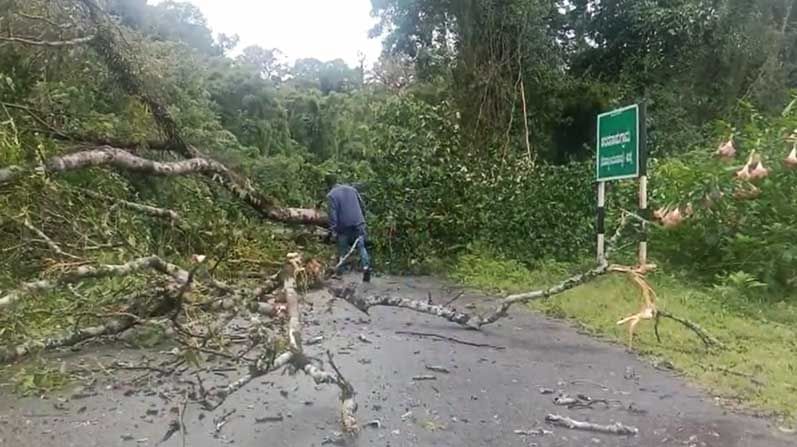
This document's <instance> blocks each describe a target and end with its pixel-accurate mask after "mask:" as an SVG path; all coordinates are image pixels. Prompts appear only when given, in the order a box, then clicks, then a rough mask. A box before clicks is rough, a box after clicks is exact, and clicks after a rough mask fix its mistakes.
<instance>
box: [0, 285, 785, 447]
mask: <svg viewBox="0 0 797 447" xmlns="http://www.w3.org/2000/svg"><path fill="white" fill-rule="evenodd" d="M349 279H356V278H354V277H352V278H349ZM368 287H369V288H370V289H371V290H374V291H382V292H384V291H392V292H393V293H401V294H403V295H405V296H412V297H415V298H417V299H426V298H427V297H428V295H429V294H430V293H431V296H432V297H433V299H434V300H437V301H443V300H445V299H447V298H449V297H451V296H453V295H454V294H455V290H453V288H452V287H449V285H446V284H443V283H442V282H439V281H437V280H435V279H431V278H425V277H424V278H397V277H379V278H375V279H374V281H373V283H372V284H371V285H370V286H368ZM307 300H308V302H310V303H312V311H311V312H310V313H309V314H308V315H307V316H306V318H305V334H304V340H309V339H311V338H313V337H316V336H319V335H320V336H323V337H324V341H323V342H322V343H320V344H317V345H313V346H307V348H306V351H307V353H308V354H310V355H315V356H318V357H324V352H325V351H326V350H327V349H329V350H331V352H332V353H333V354H334V355H335V359H336V363H337V364H338V366H339V367H340V368H341V369H342V371H343V372H344V374H345V375H346V377H347V379H349V381H350V382H351V383H353V384H354V386H355V388H356V390H357V393H358V403H359V411H358V419H359V420H360V423H361V424H365V423H367V422H369V421H378V424H377V423H376V422H374V425H372V426H366V427H364V428H363V430H362V432H361V433H360V435H359V436H358V437H357V438H356V439H354V440H351V439H349V440H345V441H344V442H345V444H346V445H353V446H391V447H400V446H488V445H489V446H579V447H584V446H694V447H702V446H712V447H713V446H716V447H752V446H767V447H770V446H775V447H778V446H787V445H795V444H797V438H795V437H794V435H791V436H789V435H786V434H783V433H779V432H778V430H777V429H776V428H774V427H773V426H772V425H771V424H770V423H769V422H768V421H767V420H765V419H759V418H754V417H751V416H743V415H737V414H733V413H730V412H728V411H725V410H723V409H722V408H720V407H718V406H717V405H716V404H715V403H714V400H713V399H712V398H711V397H709V396H708V395H706V394H705V393H704V392H701V391H700V390H699V389H698V388H696V387H694V386H691V385H689V384H688V383H686V382H685V381H684V380H682V379H680V378H678V377H677V375H676V374H674V373H672V372H669V371H662V370H659V369H656V368H654V367H652V366H650V365H649V364H647V363H645V362H643V361H640V360H639V359H637V358H636V357H635V356H634V355H633V354H631V353H628V352H626V350H625V349H624V348H623V347H621V346H617V345H612V344H607V343H605V342H601V341H597V340H594V339H592V338H590V337H588V336H585V335H581V334H579V333H578V332H577V331H576V330H575V329H573V328H572V327H570V326H568V325H567V324H565V323H562V322H558V321H552V320H550V319H547V318H545V317H543V316H540V315H537V314H534V313H532V312H528V311H525V310H523V309H520V308H517V309H513V310H512V316H511V317H510V318H507V319H504V320H501V322H499V323H498V324H495V325H493V326H490V327H487V328H485V329H484V330H483V331H482V332H473V331H466V330H463V329H461V328H459V327H457V326H455V325H452V324H450V323H448V322H446V321H443V320H439V319H435V318H434V317H427V316H425V315H420V314H416V313H413V312H411V311H405V310H400V309H392V308H374V309H372V312H371V315H370V317H368V316H365V315H364V314H362V313H360V312H359V311H357V310H356V309H354V308H352V307H351V306H349V305H348V304H347V303H345V302H343V301H340V300H331V298H330V296H329V295H328V294H327V293H326V292H316V293H313V294H311V295H309V296H308V297H307ZM490 300H491V299H490V298H487V297H484V296H482V295H479V294H477V293H470V292H468V293H467V294H466V295H465V296H463V297H462V298H461V299H459V300H458V301H457V302H456V306H466V305H471V306H472V305H474V304H475V305H478V306H484V305H487V304H489V303H490ZM307 307H308V308H309V306H307ZM408 331H409V332H421V333H428V334H435V335H439V336H443V337H455V338H457V339H459V340H463V341H469V342H473V343H480V344H488V345H493V346H495V347H497V348H502V349H497V348H493V347H488V346H481V347H477V346H470V345H466V344H461V343H456V342H452V341H449V340H444V339H439V338H433V337H430V336H418V335H411V334H406V333H397V332H408ZM162 349H163V348H162ZM158 355H161V356H163V355H166V354H158V353H156V352H154V351H150V352H144V351H140V350H135V349H131V348H124V347H121V346H120V344H119V343H116V344H114V345H111V346H109V345H99V346H98V345H87V346H84V347H83V348H82V349H81V351H80V352H77V353H59V354H57V355H56V356H55V358H56V359H63V360H65V361H67V362H68V364H69V365H70V368H73V367H74V365H83V366H84V367H85V368H87V371H88V370H91V369H94V370H95V375H96V376H97V377H98V380H97V381H96V382H95V383H93V384H90V385H88V386H86V385H81V386H79V387H78V388H72V389H69V390H64V391H61V392H57V393H53V394H51V395H47V396H45V397H44V398H41V397H35V398H24V399H19V398H17V397H15V396H14V395H13V394H11V392H10V390H9V388H8V387H2V388H0V446H10V447H11V446H13V447H27V446H31V447H45V446H57V447H90V446H97V447H100V446H101V447H111V446H121V447H144V446H156V445H159V444H158V442H159V441H160V440H161V438H162V437H163V435H164V433H166V431H167V428H168V426H169V423H170V421H172V420H174V419H175V418H176V417H177V413H175V412H174V410H175V409H176V408H177V407H179V406H180V405H179V404H178V403H176V401H175V400H174V396H173V395H171V397H169V396H166V395H164V393H163V392H161V391H162V390H165V389H171V388H170V387H171V386H172V384H170V383H168V381H163V380H154V381H150V382H147V381H144V382H143V384H139V385H132V384H131V382H132V381H133V379H134V378H136V377H140V376H141V372H140V371H124V372H117V373H115V374H113V375H110V376H109V375H103V374H98V375H97V374H96V370H97V369H98V367H97V365H98V362H99V364H105V365H107V364H110V363H111V362H112V361H113V360H118V359H123V360H130V361H134V362H139V363H140V362H141V358H142V357H144V356H146V357H148V358H152V357H153V356H158ZM55 361H56V362H57V361H58V360H55ZM430 367H431V369H430ZM444 370H445V371H448V372H445V371H444ZM236 374H237V373H236V372H229V371H220V372H218V374H217V375H218V377H219V380H220V381H228V380H231V379H233V378H234V377H235V375H236ZM424 376H430V377H424ZM414 379H427V380H414ZM560 394H566V395H567V396H569V397H577V396H578V395H583V396H582V397H588V398H591V399H592V400H594V401H596V402H593V403H592V404H590V406H589V407H588V408H572V409H568V408H567V407H565V406H560V405H557V404H556V403H554V399H555V398H556V397H557V396H559V395H560ZM167 399H171V400H170V401H167ZM598 400H606V403H603V402H599V401H598ZM232 410H235V412H234V413H232V414H230V415H229V416H227V417H226V418H225V419H224V421H226V422H225V423H224V424H222V425H221V428H220V429H219V430H218V431H216V423H217V422H220V421H221V420H222V419H221V417H222V415H225V414H228V413H230V411H232ZM550 413H555V414H560V415H562V416H568V417H571V418H573V419H576V420H580V421H590V422H593V423H596V424H601V425H607V424H611V423H614V422H620V423H622V424H624V425H628V426H633V427H636V428H637V429H638V430H639V434H638V435H636V436H619V435H612V434H600V433H594V432H590V431H576V430H572V429H568V428H562V427H558V426H553V425H550V424H548V423H546V422H545V418H546V415H548V414H550ZM183 419H184V422H185V425H186V428H187V433H186V434H185V444H184V445H186V446H190V447H209V446H224V445H233V446H241V447H263V446H270V447H271V446H273V447H277V446H302V447H304V446H320V445H325V444H331V442H330V441H331V440H334V439H335V438H334V436H333V433H334V432H335V431H336V430H338V429H339V422H338V397H337V389H335V388H334V387H328V386H316V385H315V384H314V383H312V381H311V380H310V379H309V378H307V377H305V376H303V375H302V374H301V373H299V374H297V375H295V376H291V375H289V374H284V375H280V374H273V375H270V376H265V377H261V378H260V379H259V380H256V381H254V382H252V383H250V384H249V385H248V386H247V387H245V388H244V389H243V390H241V391H239V392H238V393H237V394H234V395H233V396H231V397H230V398H229V399H228V400H227V401H226V403H225V404H224V405H223V406H222V407H220V408H218V409H217V410H215V411H213V412H206V411H203V410H201V409H200V408H199V407H198V406H195V405H188V406H187V407H186V410H185V412H184V415H183ZM377 425H378V426H377ZM338 442H340V440H338ZM161 445H163V446H167V447H169V446H171V447H176V446H181V445H183V437H182V436H181V435H180V434H179V433H177V434H175V435H173V436H172V437H171V438H170V439H169V440H167V441H166V442H165V443H163V444H161Z"/></svg>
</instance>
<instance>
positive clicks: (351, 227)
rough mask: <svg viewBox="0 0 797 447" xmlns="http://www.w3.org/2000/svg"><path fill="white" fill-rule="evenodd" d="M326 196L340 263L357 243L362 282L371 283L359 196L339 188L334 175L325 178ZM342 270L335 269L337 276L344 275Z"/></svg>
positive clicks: (347, 189) (349, 187) (350, 187)
mask: <svg viewBox="0 0 797 447" xmlns="http://www.w3.org/2000/svg"><path fill="white" fill-rule="evenodd" d="M326 183H327V187H328V188H330V190H329V193H328V194H327V201H328V204H329V231H330V234H331V233H335V235H336V236H337V239H338V255H339V257H340V259H343V257H344V256H346V254H347V253H348V252H349V250H350V249H351V247H352V245H354V243H355V242H356V243H357V249H358V250H359V252H360V265H361V266H362V269H363V282H370V281H371V258H370V257H369V256H368V251H367V250H366V249H365V238H366V234H365V206H364V205H363V199H362V197H360V193H359V192H357V190H356V189H355V188H354V187H352V186H351V185H345V184H340V183H338V182H337V178H336V176H335V175H334V174H327V176H326ZM343 268H344V266H343V265H341V266H340V267H339V268H338V271H337V272H336V273H337V274H341V273H342V272H343Z"/></svg>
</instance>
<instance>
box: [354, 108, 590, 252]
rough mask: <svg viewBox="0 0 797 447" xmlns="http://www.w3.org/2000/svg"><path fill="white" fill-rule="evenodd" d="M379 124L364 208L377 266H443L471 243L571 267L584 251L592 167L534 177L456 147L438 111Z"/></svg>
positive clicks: (518, 165) (444, 114) (402, 113)
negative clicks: (441, 260)
mask: <svg viewBox="0 0 797 447" xmlns="http://www.w3.org/2000/svg"><path fill="white" fill-rule="evenodd" d="M378 122H379V123H380V124H379V127H378V128H377V130H376V131H375V136H376V139H377V142H378V144H377V150H378V155H377V156H376V157H375V158H374V159H373V160H372V162H371V164H372V168H373V171H374V174H373V177H372V179H371V182H370V183H369V188H368V192H367V198H368V204H369V209H370V211H371V213H372V214H373V217H374V218H373V219H372V220H371V222H370V224H371V234H372V236H373V240H374V243H375V248H376V249H377V252H378V255H379V256H380V258H381V259H382V260H385V261H387V262H390V263H391V264H392V265H393V266H404V265H407V264H413V263H418V262H423V261H424V260H428V259H430V258H433V257H436V256H443V257H450V256H451V255H453V254H454V253H455V252H456V251H458V250H460V249H462V248H464V247H465V245H467V244H468V243H470V242H473V241H482V242H484V243H486V244H489V245H491V246H493V248H494V249H495V250H496V251H498V252H499V253H504V254H507V255H510V256H511V257H513V258H514V259H519V260H522V261H531V260H534V259H539V258H543V257H555V258H557V259H574V258H577V257H579V256H581V255H583V254H585V253H587V252H588V251H589V250H590V249H591V247H592V244H591V242H590V241H591V240H592V235H593V233H594V230H593V228H592V222H593V216H594V205H593V196H594V193H593V188H592V184H591V183H592V170H591V169H592V168H591V167H590V165H589V164H585V163H582V164H571V165H567V166H547V165H542V166H537V167H532V166H530V165H529V164H528V162H527V161H526V159H525V158H511V157H507V158H502V157H500V155H498V154H497V151H496V155H490V152H489V151H481V152H479V153H478V154H477V153H476V152H475V151H474V149H472V148H464V147H462V146H461V141H462V140H461V135H460V130H459V127H458V125H457V124H456V123H457V119H456V115H455V113H453V112H452V111H451V109H450V108H449V107H448V105H447V104H445V103H442V104H439V105H436V106H432V105H429V104H425V103H423V102H420V101H416V100H413V99H412V98H402V99H398V100H394V101H391V102H389V103H388V104H386V106H385V107H384V109H383V110H382V114H381V116H380V119H379V120H378ZM485 152H487V153H485Z"/></svg>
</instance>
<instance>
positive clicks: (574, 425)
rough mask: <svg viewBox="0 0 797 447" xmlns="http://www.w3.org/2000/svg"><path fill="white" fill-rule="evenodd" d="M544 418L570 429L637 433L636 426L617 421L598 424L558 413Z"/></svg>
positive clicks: (621, 433) (612, 433) (606, 432)
mask: <svg viewBox="0 0 797 447" xmlns="http://www.w3.org/2000/svg"><path fill="white" fill-rule="evenodd" d="M545 420H546V421H547V422H549V423H550V424H553V425H557V426H559V427H564V428H569V429H571V430H586V431H594V432H598V433H605V434H610V435H625V436H633V435H636V434H638V433H639V430H638V429H637V428H636V427H631V426H629V425H623V424H621V423H619V422H615V423H614V424H609V425H598V424H593V423H592V422H582V421H577V420H575V419H570V418H569V417H565V416H560V415H558V414H549V415H548V416H545Z"/></svg>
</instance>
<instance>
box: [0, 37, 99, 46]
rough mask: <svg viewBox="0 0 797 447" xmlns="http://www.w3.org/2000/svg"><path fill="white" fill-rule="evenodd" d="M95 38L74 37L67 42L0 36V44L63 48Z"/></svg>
mask: <svg viewBox="0 0 797 447" xmlns="http://www.w3.org/2000/svg"><path fill="white" fill-rule="evenodd" d="M95 37H96V36H84V37H76V38H74V39H69V40H37V39H30V38H27V37H16V36H0V42H10V43H20V44H24V45H33V46H38V47H47V48H63V47H71V46H75V45H81V44H84V43H88V42H91V41H92V40H94V38H95Z"/></svg>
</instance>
